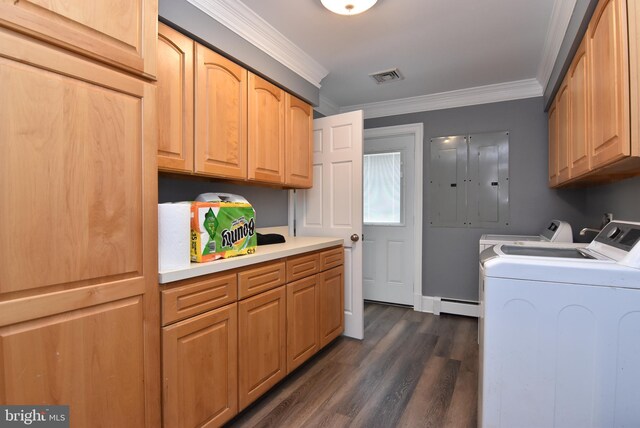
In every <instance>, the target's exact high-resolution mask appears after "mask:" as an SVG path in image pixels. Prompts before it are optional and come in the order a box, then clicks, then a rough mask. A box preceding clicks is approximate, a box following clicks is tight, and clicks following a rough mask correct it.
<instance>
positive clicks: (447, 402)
mask: <svg viewBox="0 0 640 428" xmlns="http://www.w3.org/2000/svg"><path fill="white" fill-rule="evenodd" d="M476 339H477V320H476V319H475V318H467V317H459V316H454V315H440V316H435V315H431V314H425V313H420V312H415V311H413V310H411V309H405V308H399V307H394V306H385V305H379V304H372V303H367V304H366V305H365V339H364V340H362V341H358V340H353V339H348V338H339V339H338V340H336V341H335V342H334V343H333V344H332V345H329V347H328V348H326V349H325V350H323V351H321V352H320V353H319V354H318V355H317V356H315V357H314V358H313V359H311V360H310V361H309V362H308V363H306V364H305V365H303V366H302V367H301V368H300V369H299V370H297V371H296V372H294V373H292V374H291V375H290V376H289V377H288V378H287V379H285V380H284V381H283V382H282V383H280V384H279V385H278V386H276V387H275V388H274V389H272V390H271V391H270V392H268V393H267V394H265V396H263V397H262V398H261V399H259V400H258V401H257V402H256V403H254V404H253V405H252V406H251V407H249V408H248V409H246V410H245V411H244V412H243V413H242V414H240V415H239V416H238V417H236V418H235V419H234V420H232V421H231V422H230V423H229V426H232V427H342V426H354V427H385V428H387V427H395V426H399V427H475V426H476V425H477V424H476V417H477V385H478V345H477V344H476Z"/></svg>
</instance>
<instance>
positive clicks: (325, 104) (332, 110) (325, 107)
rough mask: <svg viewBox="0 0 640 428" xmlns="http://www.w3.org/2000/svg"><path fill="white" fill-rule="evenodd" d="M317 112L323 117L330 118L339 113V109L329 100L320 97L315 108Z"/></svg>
mask: <svg viewBox="0 0 640 428" xmlns="http://www.w3.org/2000/svg"><path fill="white" fill-rule="evenodd" d="M315 110H316V111H317V112H320V113H322V114H324V115H325V116H331V115H334V114H338V113H340V107H339V106H338V105H337V104H336V103H334V102H333V101H331V100H330V99H329V98H327V97H325V96H322V95H320V104H319V105H318V107H316V108H315Z"/></svg>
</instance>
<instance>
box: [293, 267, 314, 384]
mask: <svg viewBox="0 0 640 428" xmlns="http://www.w3.org/2000/svg"><path fill="white" fill-rule="evenodd" d="M317 284H318V275H313V276H310V277H308V278H305V279H301V280H300V281H296V282H294V283H291V284H287V373H291V372H292V371H293V370H294V369H295V368H296V367H298V366H299V365H300V364H302V363H304V362H305V361H307V360H308V359H309V358H310V357H311V356H312V355H314V354H315V353H316V352H318V350H319V349H320V336H319V333H320V329H319V324H318V321H319V315H318V308H319V299H318V286H317Z"/></svg>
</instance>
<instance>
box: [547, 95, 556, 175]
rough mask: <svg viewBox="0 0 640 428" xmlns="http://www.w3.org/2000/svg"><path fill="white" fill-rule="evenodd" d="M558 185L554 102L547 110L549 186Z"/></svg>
mask: <svg viewBox="0 0 640 428" xmlns="http://www.w3.org/2000/svg"><path fill="white" fill-rule="evenodd" d="M557 185H558V109H557V106H556V102H555V101H554V102H553V104H551V108H549V186H550V187H555V186H557Z"/></svg>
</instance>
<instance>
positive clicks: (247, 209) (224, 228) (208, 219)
mask: <svg viewBox="0 0 640 428" xmlns="http://www.w3.org/2000/svg"><path fill="white" fill-rule="evenodd" d="M255 216H256V213H255V211H254V209H253V207H252V206H251V204H250V203H249V202H247V200H246V199H244V198H243V197H242V196H238V195H232V194H229V193H205V194H202V195H200V196H198V199H197V200H196V201H195V202H192V203H191V261H193V262H198V263H202V262H210V261H213V260H217V259H225V258H228V257H234V256H240V255H243V254H253V253H255V251H256V246H257V236H256V226H255Z"/></svg>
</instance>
